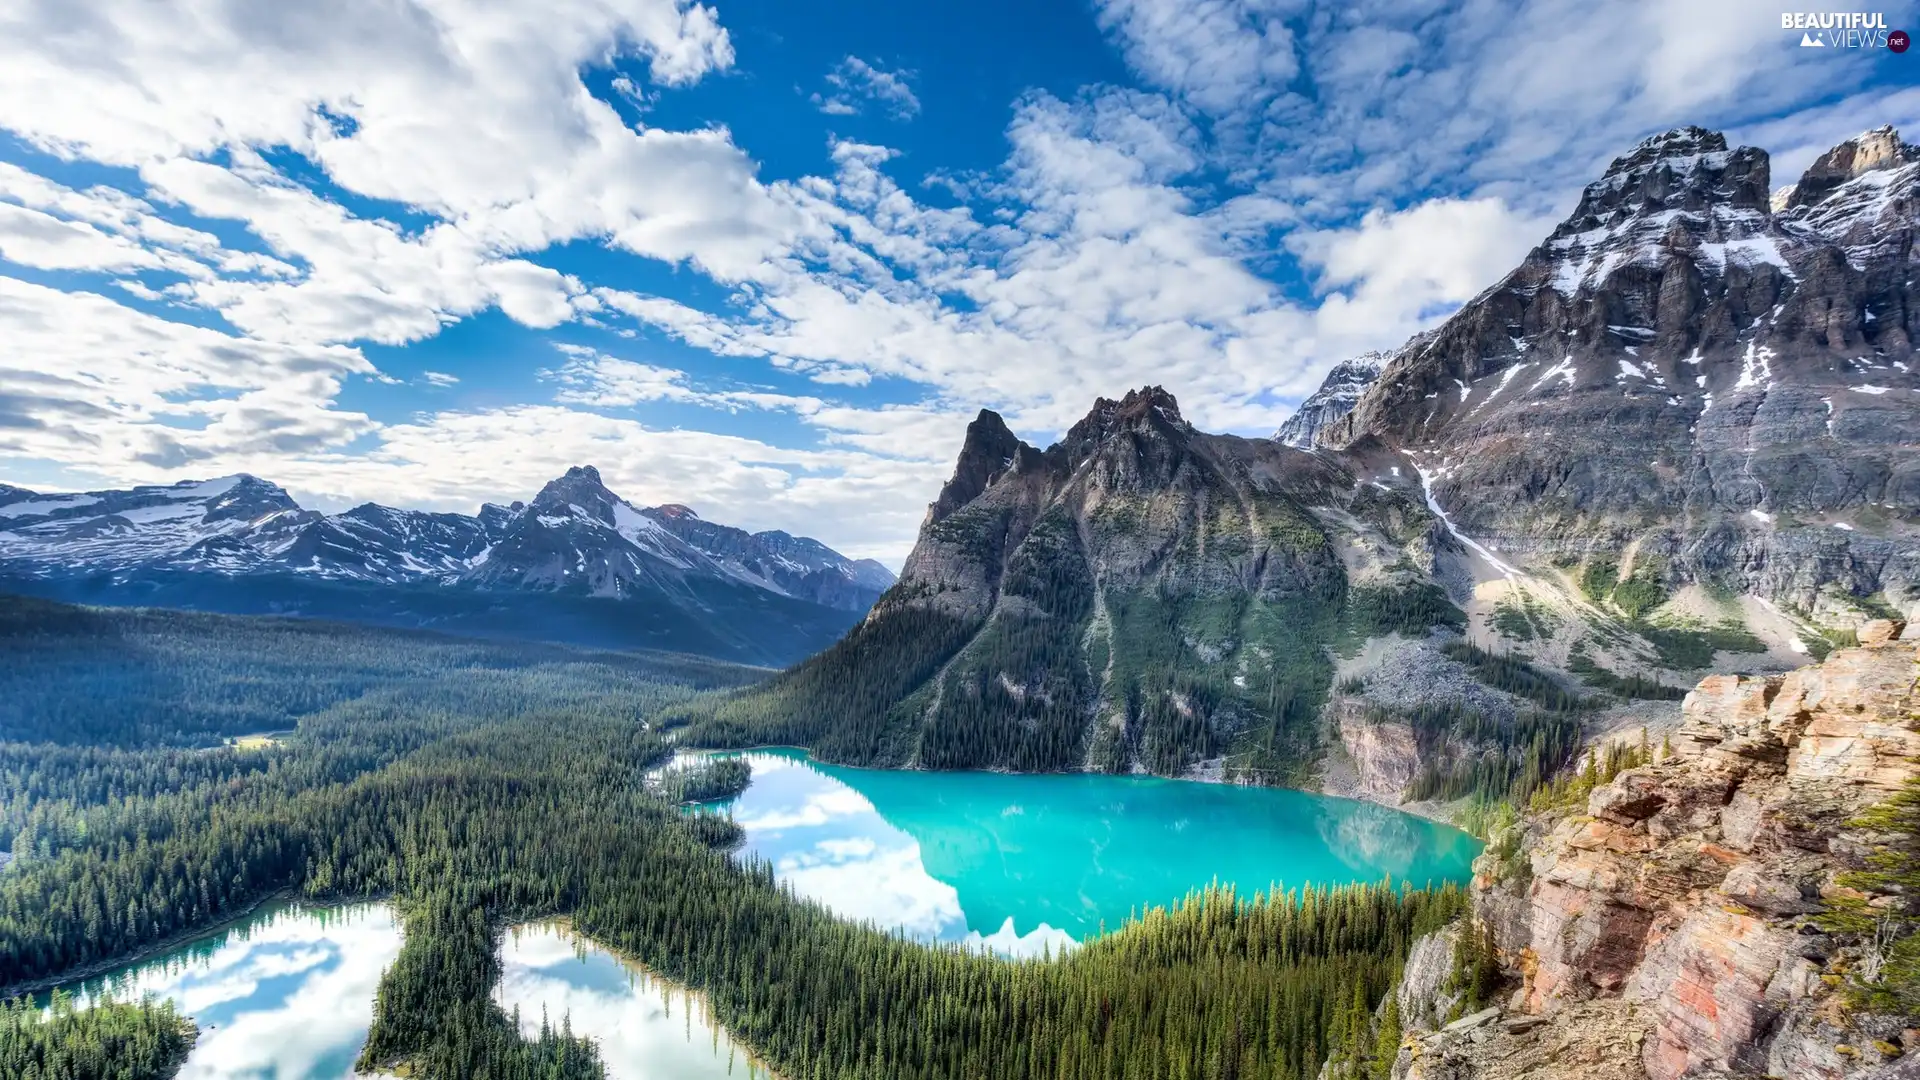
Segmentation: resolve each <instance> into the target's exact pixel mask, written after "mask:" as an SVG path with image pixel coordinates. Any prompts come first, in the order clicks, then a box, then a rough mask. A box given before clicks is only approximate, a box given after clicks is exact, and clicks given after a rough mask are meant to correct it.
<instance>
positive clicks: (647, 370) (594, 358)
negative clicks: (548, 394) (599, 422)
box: [541, 349, 695, 407]
mask: <svg viewBox="0 0 1920 1080" xmlns="http://www.w3.org/2000/svg"><path fill="white" fill-rule="evenodd" d="M565 351H567V352H569V353H574V350H571V349H569V350H565ZM541 375H542V376H544V377H546V378H549V379H553V380H555V381H557V382H559V383H560V386H561V388H560V391H559V392H558V393H556V394H554V396H553V397H554V400H555V401H559V402H564V403H566V404H569V405H595V406H602V407H619V406H630V405H638V404H640V403H641V402H643V401H663V400H673V401H691V400H693V398H694V396H695V393H694V391H693V389H692V388H691V387H689V386H688V385H687V373H686V372H684V371H675V370H673V369H671V368H662V367H654V366H653V365H651V364H636V363H634V362H633V361H631V360H621V359H619V358H617V357H612V356H606V355H603V354H601V353H599V352H596V351H595V350H592V349H581V350H579V351H578V353H576V354H575V355H573V356H572V359H569V360H568V361H567V362H566V363H565V364H563V365H561V367H560V368H559V369H557V370H553V371H543V372H541Z"/></svg>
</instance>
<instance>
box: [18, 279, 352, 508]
mask: <svg viewBox="0 0 1920 1080" xmlns="http://www.w3.org/2000/svg"><path fill="white" fill-rule="evenodd" d="M0 337H4V338H5V339H6V340H7V342H8V343H9V347H8V348H7V349H5V350H0V454H13V455H18V456H22V457H31V458H43V459H51V460H58V461H62V462H64V463H66V464H68V465H71V466H73V467H76V468H80V469H86V470H91V471H98V472H101V473H103V474H108V475H123V474H125V473H126V472H128V471H131V470H138V469H142V468H145V469H154V468H159V469H177V468H181V467H184V466H187V465H188V464H190V463H195V462H206V461H209V460H212V459H216V458H222V457H229V456H232V455H271V454H277V453H287V452H301V451H309V450H313V449H317V448H321V447H327V446H338V445H343V444H345V443H346V442H348V441H350V440H351V439H353V438H354V437H356V436H357V435H359V434H361V433H364V432H365V431H367V430H369V429H370V427H371V426H372V425H371V421H369V420H368V418H367V417H366V416H364V415H362V414H359V413H354V412H347V411H342V410H338V409H335V408H334V407H333V400H334V398H335V396H336V395H337V394H338V392H339V389H340V384H341V381H342V380H343V379H344V378H346V377H347V376H349V375H355V374H371V373H372V372H373V365H372V364H370V363H368V362H367V360H366V358H365V357H364V356H363V355H361V353H360V351H359V350H358V349H353V348H348V347H345V346H338V345H293V344H276V343H271V342H261V341H250V340H247V339H243V338H236V337H234V336H232V335H229V334H224V333H221V332H220V331H217V330H212V329H207V328H203V327H197V326H190V325H188V324H185V323H180V322H174V321H171V320H167V319H161V318H156V317H154V316H150V315H145V314H142V313H140V312H136V311H134V310H132V309H131V308H127V307H125V306H123V305H121V304H118V303H115V302H114V301H112V300H109V299H107V298H106V297H104V296H100V295H98V294H95V293H87V292H63V291H60V290H58V289H53V288H49V287H46V286H42V285H34V284H30V283H28V282H24V281H20V280H18V279H15V278H9V277H4V276H0Z"/></svg>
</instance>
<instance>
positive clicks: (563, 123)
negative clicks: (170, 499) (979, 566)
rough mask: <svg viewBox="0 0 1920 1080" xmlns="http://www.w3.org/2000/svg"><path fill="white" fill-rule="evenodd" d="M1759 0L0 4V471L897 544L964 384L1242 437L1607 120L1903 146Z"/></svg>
mask: <svg viewBox="0 0 1920 1080" xmlns="http://www.w3.org/2000/svg"><path fill="white" fill-rule="evenodd" d="M1782 10H1783V8H1782V6H1781V4H1780V3H1778V2H1770V3H1755V2H1751V0H1692V2H1690V3H1687V4H1684V5H1681V4H1673V3H1669V2H1665V0H1640V2H1635V0H1625V2H1615V3H1607V4H1595V3H1592V2H1590V0H1506V2H1494V0H1461V2H1439V0H1402V2H1398V3H1384V2H1374V0H1359V2H1351V0H1349V2H1338V3H1318V2H1313V0H1020V2H1017V3H1016V2H1010V0H967V2H964V3H962V2H957V0H920V2H918V3H913V4H901V3H897V2H885V3H883V2H879V0H844V2H831V3H830V2H826V0H715V2H714V3H710V4H709V3H690V2H685V0H327V2H326V3H319V2H316V0H304V2H303V0H292V2H289V0H0V481H3V482H6V483H11V484H16V485H20V486H25V487H32V488H36V489H40V490H72V489H88V488H101V487H114V486H125V485H129V484H134V483H160V482H173V481H177V480H182V479H189V478H203V477H208V476H217V475H225V474H230V473H234V472H243V471H244V472H250V473H253V474H255V475H258V476H261V477H264V478H267V479H270V480H273V481H276V482H278V483H280V484H282V485H284V486H285V487H286V488H287V489H288V490H289V491H291V492H292V493H293V494H294V496H295V497H296V498H298V499H300V500H301V502H302V503H303V504H304V505H308V506H312V507H315V508H318V509H325V510H335V509H343V508H345V507H347V506H350V505H353V504H356V503H359V502H363V501H368V500H373V501H377V502H383V503H387V504H390V505H400V506H412V507H420V508H426V509H438V510H457V511H462V512H468V513H471V512H473V510H474V509H475V508H476V507H477V506H478V505H479V504H480V503H482V502H485V501H495V502H506V501H510V500H513V499H524V498H528V497H530V496H531V495H532V494H533V493H534V492H536V491H537V490H538V489H539V488H540V486H541V485H542V484H543V483H545V482H546V481H547V480H549V479H551V478H553V477H555V476H557V475H559V474H560V473H562V472H564V471H565V470H566V468H567V467H568V466H570V465H576V464H590V465H595V466H597V467H598V468H599V469H600V471H601V474H602V475H603V477H604V478H605V479H606V482H607V484H608V486H609V487H611V488H612V489H613V490H614V491H615V492H617V493H619V494H620V495H622V496H624V497H626V498H628V499H629V500H630V501H633V502H635V503H638V504H641V505H650V504H655V503H661V502H678V503H684V504H686V505H689V506H691V507H693V508H694V509H695V510H696V511H698V512H699V513H700V514H701V515H702V516H704V517H706V518H708V519H709V520H714V521H720V522H724V523H727V524H734V525H739V526H743V527H746V528H750V529H756V530H757V529H768V528H780V529H786V530H788V531H790V532H794V533H799V534H804V535H811V536H816V537H819V538H820V539H822V540H824V541H826V542H827V543H829V544H831V545H833V546H834V547H836V548H838V549H839V550H841V551H843V552H846V553H848V554H850V555H854V556H861V557H876V558H880V559H882V560H883V561H886V562H888V563H890V564H892V565H895V566H897V565H898V563H899V561H900V559H901V558H902V557H904V555H905V554H906V552H907V550H908V548H909V547H910V546H911V545H912V542H913V537H914V534H915V531H916V530H917V528H918V526H919V524H920V521H921V519H922V517H923V515H924V513H925V509H926V504H927V503H928V502H929V501H930V500H931V499H932V498H933V496H934V495H935V493H936V492H937V491H938V489H939V486H940V484H941V483H942V482H943V481H944V479H945V478H946V476H947V475H948V474H949V472H950V471H951V468H952V462H953V458H954V456H955V454H956V453H957V452H958V450H959V447H960V442H961V439H962V436H963V432H964V429H965V426H966V424H967V422H968V421H969V420H971V419H972V418H973V416H974V415H975V414H976V413H977V412H978V411H979V410H980V409H982V408H991V409H994V410H996V411H998V412H1000V413H1001V414H1002V415H1003V416H1004V417H1005V418H1006V420H1007V422H1008V423H1009V425H1010V426H1012V427H1013V429H1014V430H1015V431H1016V432H1018V433H1020V434H1021V435H1022V436H1023V437H1025V438H1027V439H1028V440H1029V441H1031V442H1035V443H1036V444H1039V445H1045V444H1046V443H1048V442H1050V441H1052V440H1053V439H1054V438H1056V437H1057V436H1058V435H1059V434H1060V433H1061V432H1063V431H1064V430H1065V429H1066V428H1067V427H1068V426H1070V425H1071V424H1072V423H1073V422H1074V421H1075V420H1077V419H1079V418H1080V417H1081V416H1083V415H1085V414H1086V412H1087V411H1088V410H1089V409H1090V408H1091V406H1092V403H1093V400H1094V399H1095V397H1097V396H1102V395H1104V396H1107V397H1119V396H1121V395H1122V394H1124V393H1125V392H1126V391H1127V390H1128V389H1130V388H1133V387H1138V386H1143V385H1148V384H1159V385H1163V386H1165V387H1166V388H1167V389H1168V390H1170V391H1172V392H1173V393H1174V394H1175V395H1176V396H1177V397H1178V398H1179V400H1180V402H1181V406H1182V409H1183V411H1184V413H1185V414H1186V416H1187V418H1188V419H1189V420H1191V421H1193V422H1194V423H1195V424H1196V425H1198V426H1200V427H1201V428H1203V429H1206V430H1212V431H1229V432H1236V433H1241V434H1247V435H1264V434H1267V433H1270V432H1271V431H1272V430H1273V429H1274V428H1275V427H1276V426H1277V425H1278V424H1279V422H1280V421H1281V420H1282V419H1284V418H1285V416H1286V415H1287V414H1288V413H1289V412H1290V411H1291V410H1292V408H1293V407H1294V405H1296V404H1297V403H1298V402H1299V401H1300V399H1301V398H1303V397H1305V396H1306V395H1307V394H1309V393H1310V392H1311V391H1312V390H1313V389H1314V387H1315V386H1316V385H1317V384H1318V382H1319V380H1320V378H1321V377H1322V376H1323V375H1324V373H1325V372H1326V370H1327V369H1328V368H1329V367H1331V366H1332V365H1333V364H1335V363H1337V362H1338V361H1339V360H1341V359H1344V358H1346V357H1348V356H1351V355H1353V354H1355V353H1358V352H1361V351H1364V350H1367V349H1378V348H1391V347H1393V346H1395V345H1397V344H1399V343H1400V342H1402V341H1404V340H1405V339H1406V338H1407V337H1408V336H1409V335H1410V334H1412V333H1415V332H1417V331H1419V330H1421V329H1423V328H1426V327H1429V326H1432V325H1434V324H1436V323H1437V322H1438V321H1440V320H1442V319H1444V318H1445V316H1446V315H1447V313H1448V312H1450V311H1452V310H1453V309H1455V308H1457V307H1458V306H1459V305H1460V304H1461V303H1463V302H1465V301H1466V300H1468V299H1471V298H1472V297H1473V296H1474V295H1475V294H1476V293H1478V292H1479V291H1481V290H1482V289H1484V288H1486V287H1487V286H1489V285H1491V284H1493V283H1494V282H1495V281H1497V280H1498V279H1499V278H1500V277H1501V276H1502V275H1503V274H1505V273H1506V271H1507V270H1509V269H1510V268H1512V266H1513V265H1515V264H1516V263H1517V262H1518V261H1519V260H1520V258H1521V257H1522V256H1523V255H1524V254H1525V253H1526V252H1527V250H1529V249H1530V248H1531V247H1532V246H1533V245H1534V244H1536V243H1538V242H1539V241H1540V240H1541V239H1542V238H1543V237H1544V235H1545V234H1546V232H1547V231H1549V230H1550V228H1551V227H1552V224H1553V223H1554V222H1555V221H1556V220H1557V219H1558V218H1559V217H1561V216H1563V215H1564V214H1565V213H1566V212H1567V211H1568V210H1570V209H1571V207H1572V206H1573V205H1574V203H1575V202H1576V201H1577V199H1578V196H1579V191H1580V188H1581V186H1582V185H1583V184H1585V183H1587V182H1590V181H1591V180H1593V179H1596V178H1597V177H1598V176H1599V175H1600V173H1601V172H1602V171H1603V170H1604V169H1605V167H1606V164H1607V162H1608V161H1609V160H1611V159H1612V158H1613V157H1615V156H1617V155H1619V154H1621V153H1624V152H1625V151H1626V150H1627V149H1628V148H1629V147H1631V146H1632V144H1633V143H1634V142H1636V141H1638V140H1639V139H1641V138H1643V137H1645V136H1646V135H1648V134H1651V133H1654V132H1658V131H1661V130H1665V129H1667V128H1670V127H1674V126H1678V125H1682V124H1702V125H1706V126H1710V127H1714V128H1718V129H1721V130H1725V131H1726V132H1727V133H1728V137H1729V139H1730V140H1731V141H1733V142H1736V143H1747V144H1751V145H1757V146H1761V147H1764V148H1766V149H1768V150H1769V151H1771V152H1772V153H1773V162H1774V165H1773V170H1774V178H1775V183H1776V185H1782V184H1786V183H1789V182H1791V181H1792V180H1793V179H1794V178H1795V177H1797V176H1798V174H1799V172H1800V170H1801V169H1803V168H1804V167H1805V166H1806V165H1807V163H1808V162H1810V161H1811V160H1812V159H1813V158H1814V156H1815V155H1817V154H1818V153H1820V152H1821V151H1822V150H1824V149H1825V148H1827V147H1829V146H1831V145H1833V144H1834V143H1837V142H1839V141H1841V140H1843V139H1846V138H1848V137H1850V136H1852V135H1854V134H1857V133H1858V132H1860V131H1863V130H1866V129H1869V128H1872V127H1877V126H1879V125H1880V124H1883V123H1891V124H1894V125H1896V126H1898V127H1901V128H1903V130H1906V131H1907V132H1908V134H1909V137H1914V136H1915V135H1916V134H1920V78H1917V77H1916V76H1920V51H1914V52H1909V53H1905V54H1894V53H1893V52H1891V51H1890V50H1888V49H1885V48H1866V49H1860V48H1844V47H1823V48H1817V49H1816V48H1806V47H1803V46H1802V44H1801V41H1802V37H1803V33H1802V32H1801V31H1798V30H1788V29H1783V28H1782V19H1781V14H1782ZM1787 10H1792V9H1787ZM1863 10H1865V9H1863ZM1872 10H1874V11H1876V12H1878V13H1880V14H1881V15H1882V21H1883V22H1884V23H1885V25H1886V26H1887V27H1888V28H1892V29H1898V28H1901V27H1904V26H1907V25H1908V24H1909V23H1910V22H1911V23H1912V24H1913V25H1914V27H1915V28H1916V29H1920V20H1914V19H1913V16H1914V15H1915V14H1916V11H1915V3H1914V2H1913V0H1908V2H1905V3H1902V4H1898V5H1887V6H1884V7H1880V8H1875V9H1872Z"/></svg>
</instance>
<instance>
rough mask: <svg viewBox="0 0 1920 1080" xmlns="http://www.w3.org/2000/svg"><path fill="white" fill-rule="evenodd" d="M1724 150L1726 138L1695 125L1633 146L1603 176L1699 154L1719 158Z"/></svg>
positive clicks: (1615, 160)
mask: <svg viewBox="0 0 1920 1080" xmlns="http://www.w3.org/2000/svg"><path fill="white" fill-rule="evenodd" d="M1726 149H1727V137H1726V136H1725V135H1722V134H1721V133H1719V132H1717V131H1713V130H1711V129H1708V128H1703V127H1700V126H1698V125H1695V124H1688V125H1685V126H1683V127H1677V128H1670V129H1668V130H1666V131H1662V132H1659V133H1658V134H1654V135H1649V136H1647V137H1646V138H1644V139H1641V140H1640V141H1639V142H1638V143H1635V144H1634V147H1633V149H1631V150H1629V151H1627V152H1626V153H1624V154H1622V155H1620V156H1619V157H1617V158H1614V159H1613V164H1612V165H1610V166H1608V167H1607V172H1606V175H1608V176H1617V175H1620V174H1623V173H1629V172H1633V171H1635V170H1637V169H1642V168H1645V167H1646V166H1648V165H1651V164H1653V163H1654V162H1656V161H1667V160H1672V159H1679V158H1690V157H1698V156H1699V155H1701V154H1718V153H1721V152H1723V151H1725V150H1726Z"/></svg>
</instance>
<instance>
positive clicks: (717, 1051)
mask: <svg viewBox="0 0 1920 1080" xmlns="http://www.w3.org/2000/svg"><path fill="white" fill-rule="evenodd" d="M500 967H501V974H500V985H499V986H498V987H497V988H496V989H495V991H494V1000H495V1001H497V1002H499V1003H500V1006H501V1007H502V1008H504V1009H506V1010H508V1011H509V1012H512V1011H513V1010H514V1009H515V1008H518V1009H519V1010H520V1030H521V1031H522V1033H524V1034H526V1035H528V1036H530V1037H531V1036H537V1035H539V1033H540V1025H541V1023H542V1022H543V1021H544V1022H547V1023H551V1024H552V1025H553V1027H555V1028H556V1029H557V1028H560V1027H561V1026H562V1024H563V1023H565V1024H566V1025H567V1026H569V1027H570V1028H571V1030H572V1031H573V1034H575V1035H578V1036H584V1037H587V1038H591V1039H592V1040H594V1042H596V1043H598V1044H599V1047H600V1056H601V1060H602V1061H603V1062H604V1063H605V1065H606V1067H607V1077H608V1080H709V1078H711V1080H719V1078H723V1077H735V1078H739V1080H750V1078H753V1077H763V1076H765V1075H766V1073H765V1072H764V1071H762V1070H760V1069H758V1068H757V1067H755V1066H754V1065H753V1063H752V1062H751V1060H750V1059H749V1058H748V1055H747V1052H746V1051H745V1050H744V1049H742V1048H740V1047H738V1046H736V1045H735V1044H734V1043H733V1041H732V1040H731V1039H730V1038H729V1037H728V1036H727V1034H726V1032H725V1030H724V1029H722V1028H720V1027H719V1025H717V1024H715V1023H713V1022H712V1021H711V1019H710V1018H709V1017H708V1015H707V1010H706V1007H705V1004H704V1003H703V1002H702V1001H701V999H700V998H698V997H696V996H694V995H692V994H689V993H687V992H686V991H685V990H683V989H681V988H679V987H677V986H675V985H673V984H672V983H669V982H666V981H665V980H662V979H656V978H652V977H650V976H648V975H647V974H646V973H645V972H644V971H640V970H638V969H635V968H630V967H628V966H627V965H625V964H622V963H621V962H620V960H619V959H618V958H616V957H614V956H613V955H612V954H611V953H609V952H607V951H606V950H604V949H601V948H599V947H598V946H596V945H594V944H593V943H592V942H591V941H588V940H586V939H582V938H579V937H577V936H576V935H574V934H573V933H571V932H570V931H568V930H565V929H563V928H561V927H558V926H552V925H541V926H528V927H521V928H518V929H516V930H514V931H512V932H511V933H509V934H508V935H507V937H506V940H505V941H504V942H502V944H501V947H500Z"/></svg>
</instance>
